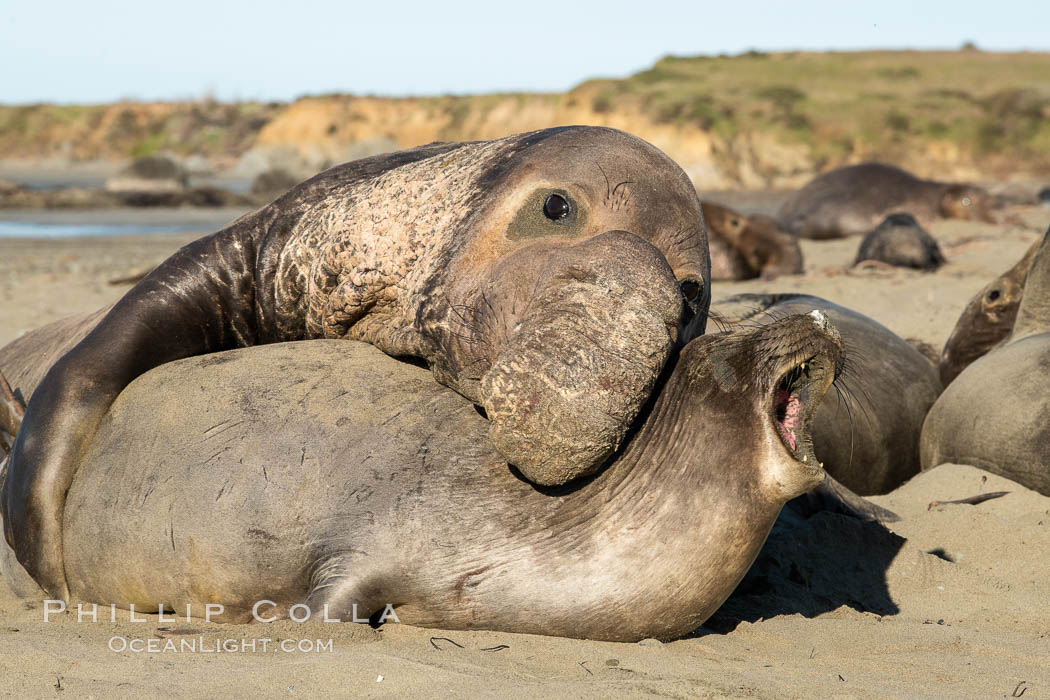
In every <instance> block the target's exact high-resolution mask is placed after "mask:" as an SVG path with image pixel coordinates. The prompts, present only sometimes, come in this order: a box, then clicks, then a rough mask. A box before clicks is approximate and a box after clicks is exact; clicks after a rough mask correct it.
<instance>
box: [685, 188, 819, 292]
mask: <svg viewBox="0 0 1050 700" xmlns="http://www.w3.org/2000/svg"><path fill="white" fill-rule="evenodd" d="M700 207H701V209H703V212H704V223H705V224H706V225H707V240H708V246H709V247H710V250H711V279H715V280H747V279H754V278H755V277H761V278H762V279H775V278H777V277H780V276H781V275H798V274H801V273H802V249H801V248H800V247H799V245H798V240H797V239H796V238H795V237H794V236H791V235H789V234H787V233H785V232H784V231H782V230H780V226H779V225H777V222H776V221H774V220H773V219H771V218H770V217H768V216H761V215H754V216H744V215H743V214H740V213H739V212H736V211H733V210H732V209H730V208H729V207H724V206H722V205H720V204H712V203H711V202H701V204H700Z"/></svg>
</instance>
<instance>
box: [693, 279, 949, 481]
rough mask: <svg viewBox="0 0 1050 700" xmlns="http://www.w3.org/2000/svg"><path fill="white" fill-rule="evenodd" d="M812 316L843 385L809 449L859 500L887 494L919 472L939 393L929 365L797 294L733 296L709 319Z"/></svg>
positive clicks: (881, 329)
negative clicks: (827, 327)
mask: <svg viewBox="0 0 1050 700" xmlns="http://www.w3.org/2000/svg"><path fill="white" fill-rule="evenodd" d="M808 309H819V310H820V311H822V312H823V313H824V314H826V315H827V316H828V318H829V319H831V323H833V324H834V326H835V328H836V329H838V331H839V333H840V335H841V336H842V347H843V351H844V355H845V358H844V361H843V371H842V378H841V380H840V381H838V382H836V383H835V385H834V386H833V387H832V388H831V391H830V393H829V396H828V397H827V398H826V399H825V400H824V401H823V402H822V403H821V405H820V408H819V409H818V410H817V413H816V415H815V417H814V420H813V445H814V447H813V449H814V451H815V452H816V454H817V457H818V458H819V459H820V460H821V462H823V466H824V469H825V470H826V471H827V472H828V474H829V475H831V476H832V477H834V478H835V479H836V480H838V481H839V482H841V483H842V484H843V485H845V486H846V487H847V488H849V489H851V490H852V491H854V492H856V493H858V494H860V495H862V496H867V495H874V494H881V493H887V492H888V491H891V490H893V489H894V488H896V487H897V486H899V485H900V484H902V483H904V482H905V481H907V480H908V479H909V478H910V477H912V476H914V475H915V474H917V473H918V472H919V435H920V432H921V430H922V421H923V418H924V417H925V416H926V412H927V411H928V410H929V409H930V406H932V405H933V402H934V401H935V400H936V399H937V396H938V395H939V394H940V392H941V385H940V381H938V378H937V371H936V368H935V367H934V365H933V363H932V362H931V361H930V360H929V359H928V358H927V357H925V356H924V355H923V354H922V353H921V352H920V351H919V350H917V349H916V348H914V347H913V346H912V345H911V344H909V343H908V342H907V341H905V340H903V339H901V338H900V337H898V336H897V335H896V334H894V333H893V331H891V330H889V329H888V328H886V327H885V326H883V325H881V324H879V323H878V322H876V321H875V320H873V319H871V318H869V317H867V316H864V315H862V314H859V313H857V312H856V311H852V310H850V309H847V308H844V307H842V306H838V305H837V304H833V303H831V302H830V301H827V300H826V299H821V298H819V297H813V296H808V295H804V294H740V295H737V296H734V297H730V298H729V299H726V300H725V301H721V302H718V303H716V304H714V305H713V306H712V308H711V318H712V319H713V320H716V321H717V322H718V323H719V324H721V325H724V326H726V327H730V328H732V327H738V326H741V327H749V326H752V325H754V324H760V325H761V324H768V323H773V322H775V321H776V320H777V319H780V318H784V317H785V316H788V315H791V314H797V313H800V312H802V311H804V310H808Z"/></svg>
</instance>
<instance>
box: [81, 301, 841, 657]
mask: <svg viewBox="0 0 1050 700" xmlns="http://www.w3.org/2000/svg"><path fill="white" fill-rule="evenodd" d="M840 352H841V349H840V346H839V341H838V337H837V334H836V333H835V331H834V329H833V328H831V327H830V326H829V325H828V323H827V320H826V318H824V317H823V316H821V315H820V314H819V313H818V314H815V315H809V314H807V315H802V316H792V317H789V318H786V319H783V320H782V321H780V322H778V323H776V324H771V325H767V326H763V327H759V328H754V329H749V330H747V331H743V332H738V333H733V334H728V335H727V334H717V335H706V336H702V337H700V338H697V339H696V340H694V341H692V342H691V343H690V344H689V345H688V346H686V347H685V348H684V349H683V350H682V352H681V354H680V355H679V357H678V361H677V363H676V364H675V367H674V369H673V371H669V372H668V374H667V375H666V376H665V381H664V382H663V383H662V386H661V389H660V391H659V394H658V396H657V397H656V398H655V400H654V402H653V403H652V404H651V405H650V406H649V407H647V410H646V411H645V413H644V414H643V419H642V421H641V423H640V425H639V427H638V429H637V430H636V431H634V432H633V433H632V436H631V437H630V439H629V440H628V441H627V443H625V445H624V447H623V448H622V450H621V451H620V452H619V453H618V454H617V456H616V458H615V459H614V460H612V461H611V463H610V464H608V465H607V466H606V467H605V468H604V469H603V470H601V471H600V472H599V473H597V474H596V475H594V476H592V477H590V478H589V479H586V480H583V481H581V482H577V483H576V484H572V485H569V486H563V487H556V488H537V487H535V486H534V485H532V484H529V483H527V482H525V481H524V480H522V479H520V478H519V477H518V476H516V475H515V473H513V472H512V471H511V470H510V469H509V468H508V466H507V464H506V461H505V460H504V459H503V458H502V457H501V456H500V455H499V454H498V453H497V452H496V451H495V450H493V449H492V448H491V447H490V446H489V442H488V440H487V438H486V433H487V426H486V421H485V420H484V419H483V418H482V417H481V416H479V415H478V414H477V412H476V411H475V410H474V408H473V406H472V405H471V404H470V402H468V401H465V400H464V399H462V398H461V397H459V396H457V395H455V394H454V393H452V392H451V391H449V390H448V389H445V388H443V387H440V386H438V385H437V384H435V383H434V382H433V381H432V380H431V379H430V377H429V375H428V374H427V373H426V372H425V371H423V370H421V369H419V368H418V367H414V366H411V365H408V364H406V363H401V362H398V361H396V360H394V359H392V358H389V357H386V356H384V355H382V354H381V353H380V352H379V351H377V350H376V349H375V348H372V347H369V346H367V345H364V344H360V343H346V342H341V343H340V342H335V341H324V340H319V341H306V342H301V343H282V344H275V345H269V346H265V347H259V348H248V349H240V350H234V351H229V352H225V353H221V354H216V355H209V356H204V357H194V358H189V359H185V360H180V361H178V362H175V363H171V364H168V365H165V366H163V367H159V368H157V369H155V370H153V371H151V372H149V373H147V374H145V375H143V376H141V377H139V378H138V379H136V380H135V381H134V382H132V384H131V385H130V386H129V387H128V388H127V389H125V391H124V392H123V393H122V394H121V395H120V396H119V397H118V399H117V400H116V401H115V402H114V404H113V406H112V408H111V410H110V412H109V413H108V414H107V416H106V417H105V418H104V419H103V421H102V423H101V425H100V426H99V429H98V430H97V431H96V433H95V435H94V437H93V439H92V441H91V443H90V445H89V446H88V447H87V450H86V452H85V456H84V460H83V462H82V464H81V468H80V469H79V470H78V471H77V474H76V477H75V479H74V481H73V485H72V487H71V489H70V492H69V496H68V504H67V508H66V517H65V519H64V521H63V532H62V534H63V538H64V544H65V552H66V572H67V576H68V581H69V585H70V591H71V593H72V595H73V598H74V599H75V600H84V601H93V602H99V603H115V604H117V605H121V606H127V605H129V604H134V605H135V608H136V610H138V611H151V610H152V611H155V610H157V609H158V606H160V605H163V606H165V607H166V608H171V609H175V610H178V611H184V610H185V606H186V605H187V604H192V605H194V606H196V609H197V610H198V611H200V610H203V603H204V602H219V603H221V604H223V605H225V606H226V613H227V616H226V618H225V619H227V620H245V619H246V618H249V617H250V614H251V609H252V606H253V605H254V603H256V602H257V601H261V600H270V601H274V603H275V604H276V606H275V607H269V606H268V607H266V608H265V609H263V611H262V613H263V614H264V615H271V614H276V615H281V614H282V613H286V612H287V611H288V609H289V608H290V607H291V606H292V605H295V604H299V603H306V604H308V605H309V606H310V607H311V609H312V610H313V611H314V612H315V614H317V615H318V617H320V612H321V611H322V610H323V606H324V605H326V604H327V605H328V606H329V609H328V612H329V616H330V617H333V618H334V617H338V618H340V619H342V620H349V619H351V616H354V617H357V618H358V619H360V618H367V617H369V616H374V615H378V614H379V613H381V612H382V611H384V610H385V607H386V605H387V604H392V605H393V606H394V609H395V612H396V615H397V617H398V619H399V620H400V621H401V622H406V623H410V624H414V625H420V626H425V627H442V628H446V629H492V630H505V631H511V632H526V633H535V634H549V635H560V636H570V637H584V638H588V639H607V640H623V641H636V640H639V639H643V638H647V637H656V638H659V639H669V638H673V637H677V636H679V635H682V634H684V633H687V632H689V631H691V630H693V629H695V628H696V627H697V626H698V625H700V624H701V623H702V622H703V621H704V620H705V619H706V618H707V617H708V616H709V615H711V614H712V613H713V612H714V611H715V610H716V609H717V608H718V606H719V605H720V604H721V603H722V601H723V600H724V599H725V598H726V597H727V596H728V595H729V593H730V592H731V591H732V590H733V588H734V587H735V586H736V584H737V583H738V582H739V580H740V578H741V577H742V576H743V575H744V573H745V572H746V571H747V569H748V567H749V566H750V565H751V563H752V561H753V560H754V558H755V556H756V555H757V553H758V551H759V549H760V548H761V546H762V543H763V541H764V540H765V538H766V535H767V534H768V532H769V530H770V528H771V526H772V524H773V522H774V520H775V519H776V517H777V514H778V513H779V512H780V510H781V507H782V505H783V504H784V502H785V501H787V500H788V499H790V498H792V497H794V496H796V495H798V494H800V493H802V492H804V491H807V490H808V489H811V488H812V487H813V486H815V485H816V484H818V483H819V482H820V481H821V480H822V479H823V477H824V473H823V471H822V470H821V469H819V467H817V464H816V458H815V457H814V456H813V452H812V449H811V445H810V439H809V435H808V424H809V420H810V416H811V415H812V412H813V410H814V408H815V407H816V406H817V404H818V402H819V401H820V399H821V397H822V396H823V395H824V393H825V392H826V390H827V388H828V386H829V385H830V384H831V383H832V381H833V380H834V378H835V376H836V372H837V368H838V362H839V357H840ZM803 363H804V364H805V369H803V368H802V367H801V365H802V364H803ZM355 605H356V608H355V607H354V606H355ZM354 612H356V615H354Z"/></svg>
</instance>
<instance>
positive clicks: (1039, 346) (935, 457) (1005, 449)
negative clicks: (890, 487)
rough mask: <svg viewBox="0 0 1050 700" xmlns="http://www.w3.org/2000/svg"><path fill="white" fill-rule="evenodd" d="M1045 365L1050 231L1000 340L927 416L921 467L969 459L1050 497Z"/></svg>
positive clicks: (1048, 359)
mask: <svg viewBox="0 0 1050 700" xmlns="http://www.w3.org/2000/svg"><path fill="white" fill-rule="evenodd" d="M1030 252H1031V251H1030ZM1026 257H1027V256H1026ZM1048 367H1050V231H1047V233H1046V235H1044V236H1043V239H1042V241H1040V243H1039V246H1038V248H1037V249H1036V251H1035V254H1034V255H1033V256H1032V259H1031V265H1030V266H1029V268H1028V272H1027V279H1026V281H1025V283H1024V295H1023V296H1022V297H1021V300H1020V304H1018V307H1017V315H1016V319H1015V321H1014V323H1013V324H1012V328H1011V330H1010V331H1009V334H1008V336H1007V337H1006V339H1005V342H1004V343H1003V344H1002V345H1001V346H999V347H996V348H994V349H993V350H991V351H990V352H989V353H988V354H986V355H984V356H983V357H979V358H978V359H976V360H975V361H974V362H973V363H971V364H970V365H969V366H967V367H966V368H965V369H964V370H963V371H962V372H961V373H960V374H959V375H958V376H957V377H956V378H955V380H954V381H953V382H952V383H951V384H949V385H948V387H947V388H946V389H945V390H944V393H943V394H942V395H941V397H940V398H939V399H937V403H935V404H934V405H933V408H931V409H930V413H929V415H928V416H926V422H925V423H924V424H923V428H922V444H921V456H922V468H923V469H932V468H933V467H935V466H937V465H938V464H943V463H945V462H954V463H956V464H971V465H973V466H975V467H980V468H981V469H985V470H987V471H990V472H992V473H994V474H999V475H1001V476H1005V477H1006V478H1008V479H1012V480H1013V481H1016V482H1018V483H1020V484H1022V485H1024V486H1027V487H1028V488H1030V489H1034V490H1036V491H1038V492H1040V493H1043V494H1046V495H1050V401H1048V398H1047V397H1048V396H1050V372H1048V371H1047V368H1048Z"/></svg>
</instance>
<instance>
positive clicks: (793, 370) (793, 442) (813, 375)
mask: <svg viewBox="0 0 1050 700" xmlns="http://www.w3.org/2000/svg"><path fill="white" fill-rule="evenodd" d="M834 380H835V363H834V360H832V358H831V357H829V356H828V355H827V354H825V353H817V354H815V355H811V356H809V357H808V358H807V359H805V360H802V361H801V362H794V363H789V364H787V365H786V366H785V367H784V368H783V369H782V374H781V376H780V380H779V381H778V382H777V383H776V385H775V387H774V389H773V400H772V404H773V407H772V415H773V423H774V426H775V427H776V429H777V434H778V435H779V436H780V441H781V442H782V443H784V447H786V448H787V450H788V452H789V453H790V454H791V456H792V457H794V458H795V459H796V460H798V461H800V462H804V463H806V464H807V465H808V466H811V467H814V466H818V464H819V463H818V462H817V457H816V455H815V454H814V453H813V439H812V436H811V435H810V429H809V427H810V421H811V419H812V417H813V412H814V411H815V410H816V408H817V406H818V405H819V404H820V400H821V399H822V398H823V396H824V394H825V393H827V390H828V388H829V387H830V386H831V383H832V382H833V381H834Z"/></svg>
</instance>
